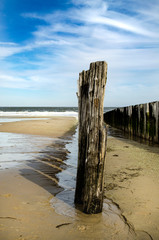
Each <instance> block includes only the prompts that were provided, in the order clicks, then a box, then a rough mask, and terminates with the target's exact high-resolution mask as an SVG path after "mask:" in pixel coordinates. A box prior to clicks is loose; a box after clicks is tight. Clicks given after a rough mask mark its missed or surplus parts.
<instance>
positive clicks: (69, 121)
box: [0, 117, 77, 138]
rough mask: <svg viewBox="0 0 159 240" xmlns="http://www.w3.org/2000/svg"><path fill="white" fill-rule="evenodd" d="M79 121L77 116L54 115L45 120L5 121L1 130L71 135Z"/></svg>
mask: <svg viewBox="0 0 159 240" xmlns="http://www.w3.org/2000/svg"><path fill="white" fill-rule="evenodd" d="M23 119H25V118H23ZM76 123H77V119H76V118H75V117H52V118H48V119H44V120H30V121H29V120H27V121H25V120H24V121H20V122H11V123H3V124H2V125H0V132H10V133H23V134H32V135H40V136H48V137H54V138H55V137H61V136H63V135H67V134H68V135H70V133H71V132H70V130H71V128H72V127H73V126H74V125H75V124H76Z"/></svg>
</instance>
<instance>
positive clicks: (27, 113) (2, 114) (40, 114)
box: [0, 111, 78, 117]
mask: <svg viewBox="0 0 159 240" xmlns="http://www.w3.org/2000/svg"><path fill="white" fill-rule="evenodd" d="M52 116H58V117H62V116H64V117H78V112H74V111H66V112H48V111H43V112H41V111H35V112H30V111H18V112H5V111H0V117H52Z"/></svg>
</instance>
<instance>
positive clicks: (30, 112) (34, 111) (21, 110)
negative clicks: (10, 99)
mask: <svg viewBox="0 0 159 240" xmlns="http://www.w3.org/2000/svg"><path fill="white" fill-rule="evenodd" d="M113 109H114V107H104V109H103V112H108V111H111V110H113ZM18 116H20V117H39V116H41V117H43V116H44V117H49V116H70V117H71V116H72V117H77V116H78V107H0V117H18Z"/></svg>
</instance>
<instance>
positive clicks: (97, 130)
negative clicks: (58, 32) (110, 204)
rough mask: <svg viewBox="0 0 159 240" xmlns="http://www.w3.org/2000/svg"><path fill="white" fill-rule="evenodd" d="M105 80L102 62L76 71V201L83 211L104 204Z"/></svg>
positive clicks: (104, 69) (105, 75)
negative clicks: (77, 132) (77, 122)
mask: <svg viewBox="0 0 159 240" xmlns="http://www.w3.org/2000/svg"><path fill="white" fill-rule="evenodd" d="M106 80H107V64H106V62H104V61H101V62H95V63H91V64H90V70H88V71H82V73H80V74H79V82H78V85H79V86H78V87H79V91H78V108H79V109H78V111H79V139H78V169H77V182H76V192H75V203H76V204H82V207H83V211H84V212H85V213H90V214H91V213H99V212H101V211H102V207H103V192H104V179H103V173H104V163H105V157H106V142H107V140H106V136H107V133H106V126H105V124H104V122H103V101H104V93H105V85H106Z"/></svg>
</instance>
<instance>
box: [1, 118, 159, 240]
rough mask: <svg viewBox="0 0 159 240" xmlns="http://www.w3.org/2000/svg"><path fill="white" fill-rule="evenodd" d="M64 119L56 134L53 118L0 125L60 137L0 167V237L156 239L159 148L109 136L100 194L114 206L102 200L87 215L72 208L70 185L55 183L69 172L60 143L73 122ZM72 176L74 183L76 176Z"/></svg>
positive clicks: (15, 239) (20, 239)
mask: <svg viewBox="0 0 159 240" xmlns="http://www.w3.org/2000/svg"><path fill="white" fill-rule="evenodd" d="M57 119H58V120H57ZM57 119H56V120H57V122H58V121H59V118H57ZM60 119H61V117H60ZM67 120H69V118H67ZM67 120H66V118H64V119H62V120H60V121H61V122H60V124H61V126H65V127H63V130H62V129H61V128H62V127H61V128H60V127H59V131H60V133H59V131H56V130H57V125H58V123H57V122H56V121H55V118H54V120H53V119H50V120H38V121H36V120H35V121H27V122H26V121H25V122H17V123H5V124H4V125H1V126H0V131H4V132H5V131H7V132H8V131H10V132H17V131H20V132H19V133H21V134H22V133H25V134H31V133H32V134H36V135H43V136H49V137H52V138H53V137H56V138H57V137H59V140H58V139H56V141H54V142H53V144H52V146H48V147H46V146H45V149H43V150H42V152H43V153H42V155H37V157H34V158H33V159H30V160H25V161H24V162H22V163H21V164H20V165H17V166H16V167H14V168H9V167H7V169H3V170H1V171H0V239H3V240H30V239H32V240H34V239H39V240H44V239H45V240H51V239H55V240H56V239H66V240H67V239H96V240H97V239H102V240H104V239H105V240H113V239H114V240H117V239H118V240H120V239H122V240H128V239H132V240H133V239H139V240H147V239H152V238H151V237H150V235H151V236H152V237H153V239H154V240H157V239H159V237H158V236H159V234H158V225H157V223H158V222H159V208H158V205H157V200H158V196H159V190H158V189H159V178H158V175H157V173H158V170H159V169H158V168H159V164H158V160H159V158H158V157H159V151H158V148H151V147H148V146H144V145H143V146H141V145H139V144H138V143H135V142H133V141H128V140H121V139H117V138H108V152H107V163H106V174H105V182H106V188H105V190H106V191H105V196H106V197H107V198H110V199H112V200H113V201H114V202H116V203H117V204H118V205H119V207H118V206H117V205H116V204H113V202H112V201H111V200H108V199H105V200H104V209H103V213H102V214H97V215H93V216H90V215H86V214H83V213H81V212H80V211H79V210H76V209H75V208H74V205H73V194H74V186H73V187H70V188H68V187H67V186H62V185H60V186H59V180H60V179H59V178H60V177H59V174H62V173H66V174H72V173H71V172H67V171H68V170H67V169H68V166H67V162H68V160H67V158H69V152H68V151H67V149H66V148H65V146H66V144H67V141H68V137H71V134H72V131H73V129H74V126H75V123H76V120H75V119H72V118H71V119H70V121H69V124H68V123H67V124H68V125H67V124H66V121H67ZM48 122H50V123H48ZM56 123H57V124H56ZM34 124H35V125H34ZM36 124H37V125H38V124H39V127H38V131H37V129H36V130H35V126H36ZM7 126H8V127H7ZM20 126H21V127H20ZM33 126H34V127H33ZM48 126H50V128H49V127H48ZM3 127H5V129H4V128H3ZM31 127H32V132H31V131H30V128H31ZM18 129H19V130H18ZM44 129H45V130H46V133H45V131H44ZM53 129H55V130H53ZM71 129H72V130H71ZM50 130H51V133H50ZM40 131H41V132H40ZM40 133H41V134H40ZM21 134H19V135H21ZM49 134H50V135H49ZM66 136H67V137H66ZM48 144H50V140H49V141H48ZM69 144H70V143H69ZM69 144H68V146H69ZM0 157H1V159H2V158H3V154H1V155H0ZM72 175H73V174H72ZM71 179H72V180H71V181H75V175H74V176H71ZM68 183H69V182H68ZM68 185H69V184H68ZM120 209H121V210H120ZM125 217H126V218H125ZM133 226H134V227H135V229H134V227H133ZM146 232H147V233H146Z"/></svg>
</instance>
